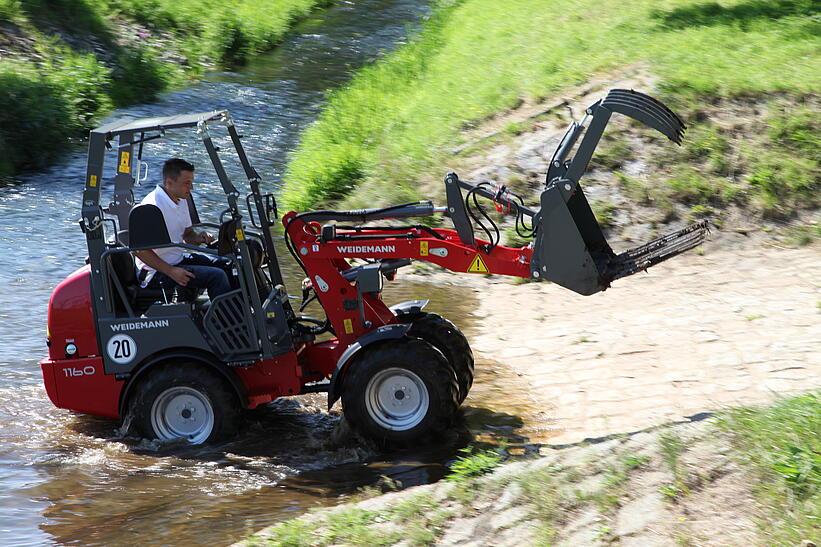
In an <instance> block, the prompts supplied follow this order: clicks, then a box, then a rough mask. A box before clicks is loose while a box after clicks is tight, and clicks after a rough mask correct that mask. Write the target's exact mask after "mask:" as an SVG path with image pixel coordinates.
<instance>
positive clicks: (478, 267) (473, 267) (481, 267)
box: [468, 255, 490, 274]
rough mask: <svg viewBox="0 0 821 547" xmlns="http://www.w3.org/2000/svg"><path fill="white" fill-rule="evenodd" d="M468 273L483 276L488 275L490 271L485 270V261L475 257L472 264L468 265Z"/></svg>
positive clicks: (477, 256)
mask: <svg viewBox="0 0 821 547" xmlns="http://www.w3.org/2000/svg"><path fill="white" fill-rule="evenodd" d="M468 272H469V273H483V274H485V273H490V270H488V269H487V266H486V265H485V261H484V260H482V257H481V256H479V255H476V257H475V258H474V259H473V262H471V263H470V267H469V268H468Z"/></svg>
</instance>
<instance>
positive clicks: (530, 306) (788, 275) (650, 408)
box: [468, 238, 821, 444]
mask: <svg viewBox="0 0 821 547" xmlns="http://www.w3.org/2000/svg"><path fill="white" fill-rule="evenodd" d="M722 247H723V248H722ZM820 269H821V251H820V250H819V248H818V247H817V246H816V247H810V248H804V249H778V248H774V247H772V246H767V245H762V244H761V243H752V242H751V243H749V244H746V245H745V244H736V243H733V242H730V243H729V244H728V243H727V241H726V238H723V239H721V238H720V243H716V242H713V243H709V244H708V245H707V246H706V252H705V253H704V254H703V255H699V254H698V253H695V252H691V253H688V254H687V255H686V256H681V257H677V258H675V259H673V260H670V261H669V262H667V263H665V264H661V265H658V266H656V267H654V268H652V269H650V270H649V271H648V272H647V273H642V274H637V275H635V276H633V277H630V278H628V279H623V280H620V281H617V282H616V283H615V285H614V286H613V287H612V288H611V289H609V290H607V291H605V292H604V293H599V294H597V295H593V296H590V297H582V296H579V295H576V294H575V293H572V292H570V291H568V290H565V289H562V288H561V287H558V286H556V285H551V284H543V283H528V284H523V285H513V284H510V283H509V282H507V281H504V280H501V279H488V280H480V279H476V280H475V281H476V290H477V294H478V296H479V299H480V302H481V304H480V307H479V309H478V310H477V311H476V315H478V316H479V318H480V325H481V326H480V329H479V331H480V332H479V333H478V334H477V335H476V336H474V337H473V339H472V340H471V343H472V345H473V348H474V351H476V352H477V353H478V355H479V357H484V358H487V359H493V360H495V361H498V362H501V363H502V364H503V365H507V366H509V367H511V368H512V369H513V370H514V371H515V372H516V373H517V375H518V376H519V377H520V378H521V380H522V381H523V382H522V385H523V386H525V388H526V386H528V385H529V386H530V388H529V398H531V399H532V400H533V401H534V402H535V403H537V404H538V405H540V406H542V407H543V408H544V409H545V412H546V413H547V414H548V415H550V416H551V420H550V423H549V428H550V429H551V430H552V432H553V433H554V435H552V436H551V438H549V439H548V442H550V443H551V444H565V443H573V442H577V441H580V440H582V439H584V438H588V437H600V436H603V435H607V434H610V433H623V432H631V431H636V430H639V429H643V428H646V427H649V426H653V425H657V424H660V423H664V422H669V421H671V420H676V419H679V418H682V417H685V416H691V415H693V414H697V413H700V412H706V411H714V410H717V409H720V408H721V407H723V406H730V405H742V404H745V405H746V404H755V403H765V402H767V401H771V400H772V399H773V398H775V397H776V396H777V395H787V394H790V393H797V392H802V391H808V390H810V389H814V388H818V387H821V275H819V270H820ZM519 389H522V387H520V388H519ZM468 404H470V399H468ZM540 440H541V439H540Z"/></svg>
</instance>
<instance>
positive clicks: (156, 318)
mask: <svg viewBox="0 0 821 547" xmlns="http://www.w3.org/2000/svg"><path fill="white" fill-rule="evenodd" d="M586 113H587V116H586V117H585V119H584V120H582V121H581V122H580V123H575V122H574V123H573V124H571V126H570V127H569V128H568V130H567V133H566V134H565V136H564V138H563V139H562V141H561V143H560V145H559V147H558V149H557V150H556V152H555V154H554V156H553V159H552V161H551V162H550V165H549V166H548V169H547V177H546V181H545V185H544V190H543V191H542V193H541V199H540V204H539V207H538V208H537V209H531V208H528V207H527V206H525V204H524V201H523V200H522V199H521V198H519V197H518V196H516V195H514V194H513V193H512V192H510V191H509V190H508V189H506V188H505V187H504V186H494V185H492V184H490V183H486V182H485V183H480V184H471V183H469V182H465V181H462V180H460V179H459V177H458V176H457V175H456V174H455V173H450V174H448V175H447V176H446V177H445V187H446V195H447V205H446V206H445V207H436V206H434V205H433V203H431V202H429V201H423V202H417V203H406V204H402V205H396V206H392V207H385V208H380V209H364V210H356V211H335V210H323V211H309V212H289V213H287V214H286V215H284V216H283V218H282V224H283V225H284V228H285V235H284V239H285V243H286V245H287V247H288V249H289V251H290V253H291V255H292V256H293V258H294V260H295V261H296V262H297V263H298V264H299V266H300V267H301V268H302V269H303V270H304V272H305V276H306V277H305V281H304V282H303V284H302V295H301V296H302V304H301V305H300V306H298V307H297V306H295V305H292V300H291V297H289V295H288V292H287V291H286V289H285V284H284V281H283V277H282V273H281V271H280V268H279V262H278V257H277V252H276V249H275V246H274V239H273V236H272V226H273V222H274V219H275V218H276V216H277V209H276V202H275V199H274V197H273V195H271V194H265V193H263V192H262V191H261V186H262V180H261V179H260V177H259V175H258V173H257V171H256V170H255V169H254V167H253V166H252V165H251V163H250V161H249V159H248V157H247V155H246V153H245V150H244V148H243V146H242V139H241V136H240V135H239V133H238V131H237V128H236V126H235V124H234V122H233V121H232V119H231V118H230V116H229V114H228V113H227V112H225V111H216V112H208V113H198V114H190V115H181V116H172V117H162V118H149V119H138V120H118V121H114V122H111V123H109V124H107V125H104V126H102V127H99V128H97V129H94V130H92V131H91V134H90V141H89V152H88V168H87V173H86V178H85V188H84V192H83V203H82V218H81V220H80V228H81V229H82V231H83V233H84V234H85V238H86V243H87V245H88V261H87V265H85V266H83V267H81V268H80V269H78V270H77V271H75V272H74V273H72V274H71V275H69V276H68V277H67V278H66V279H65V280H64V281H62V282H61V283H60V284H59V285H58V286H57V288H56V289H55V290H54V292H53V294H52V296H51V300H50V302H49V309H48V346H49V356H48V358H46V359H45V360H43V361H42V362H41V367H42V372H43V378H44V382H45V386H46V390H47V392H48V395H49V397H50V398H51V400H52V401H53V403H54V404H55V405H56V406H58V407H60V408H66V409H70V410H73V411H77V412H82V413H88V414H93V415H97V416H104V417H109V418H112V419H123V418H125V417H126V416H127V415H129V416H131V417H132V419H133V424H134V425H135V426H136V427H137V428H138V429H139V431H140V433H141V434H143V435H145V436H147V437H151V438H157V439H160V440H176V439H185V440H187V441H188V442H190V443H193V444H200V443H205V442H211V441H215V440H218V439H222V438H225V437H226V436H228V435H230V434H231V433H233V432H234V431H235V430H236V428H237V427H238V424H239V418H240V416H241V411H242V410H243V409H252V408H255V407H257V406H259V405H263V404H266V403H268V402H270V401H272V400H273V399H275V398H278V397H284V396H290V395H299V394H304V393H315V392H326V393H327V394H328V407H329V408H330V407H332V406H333V405H334V404H335V403H336V402H337V401H338V400H339V399H341V400H342V407H343V412H344V415H345V417H346V419H347V421H348V422H349V423H350V425H351V426H352V428H353V429H354V430H355V431H356V432H357V433H358V434H359V435H360V436H362V437H365V438H368V439H372V440H374V441H376V442H377V443H379V444H381V445H383V446H392V447H402V446H408V445H411V444H415V443H419V442H424V441H425V440H427V439H429V438H432V437H434V436H436V435H437V434H438V433H441V432H442V431H443V430H445V429H446V428H448V427H449V425H450V424H451V421H452V419H453V417H454V415H455V413H456V411H457V408H458V407H459V405H460V404H461V403H462V402H463V401H464V400H465V397H467V395H468V391H469V390H470V388H471V385H472V383H473V374H474V362H473V355H472V353H471V349H470V346H469V345H468V341H467V340H466V339H465V336H464V335H463V334H462V333H461V332H460V331H459V329H458V328H457V327H456V326H455V325H454V324H453V323H451V322H450V321H448V320H447V319H445V318H443V317H440V316H438V315H436V314H433V313H427V312H425V311H424V308H425V305H426V303H427V301H425V300H415V301H409V302H401V303H398V304H395V305H392V306H388V305H387V304H385V303H384V302H383V301H382V297H381V293H382V288H383V284H384V282H385V281H386V280H393V279H394V277H395V276H396V272H397V270H398V269H400V268H402V267H405V266H407V265H409V264H411V262H412V261H415V260H417V261H426V262H432V263H435V264H438V265H440V266H442V267H444V268H446V269H448V270H451V271H454V272H462V273H481V274H499V275H510V276H518V277H523V278H529V279H532V280H536V281H540V280H549V281H552V282H554V283H556V284H558V285H561V286H562V287H566V288H568V289H570V290H572V291H574V292H576V293H579V294H582V295H590V294H594V293H596V292H599V291H603V290H605V289H606V288H608V287H609V286H610V284H611V283H612V282H613V281H615V280H617V279H620V278H622V277H626V276H628V275H631V274H633V273H636V272H639V271H642V270H646V269H647V268H649V267H650V266H653V265H654V264H657V263H659V262H661V261H663V260H666V259H668V258H670V257H673V256H675V255H677V254H679V253H682V252H684V251H686V250H688V249H691V248H693V247H694V246H696V245H698V244H699V243H701V242H702V240H703V239H704V238H705V235H706V233H707V225H706V224H705V223H700V224H694V225H692V226H689V227H687V228H685V229H683V230H680V231H678V232H675V233H672V234H670V235H667V236H664V237H661V238H659V239H656V240H654V241H651V242H650V243H647V244H645V245H643V246H641V247H638V248H635V249H631V250H627V251H624V252H621V253H618V254H617V253H615V252H614V251H613V250H612V249H611V248H610V246H609V245H608V243H607V241H606V240H605V238H604V235H603V234H602V231H601V229H600V227H599V225H598V223H597V222H596V220H595V218H594V216H593V213H592V211H591V209H590V206H589V204H588V202H587V199H586V198H585V195H584V192H583V190H582V187H581V185H580V183H579V180H580V179H581V177H582V175H583V173H584V171H585V169H586V167H587V165H588V162H589V161H590V158H591V156H592V155H593V151H594V149H595V148H596V145H597V143H598V141H599V139H600V137H601V136H602V132H603V131H604V128H605V126H606V125H607V122H608V120H609V118H610V116H611V115H612V114H613V113H620V114H623V115H626V116H629V117H631V118H634V119H636V120H638V121H640V122H642V123H644V124H646V125H648V126H649V127H651V128H654V129H656V130H658V131H660V132H661V133H662V134H664V135H665V136H666V137H667V138H669V139H670V140H671V141H673V142H674V143H676V144H679V143H680V142H681V138H682V135H683V133H684V129H685V127H684V124H683V123H682V122H681V120H680V119H679V118H678V117H677V116H676V115H675V114H673V113H672V112H671V111H670V110H669V109H667V108H666V107H665V106H664V105H663V104H661V103H660V102H658V101H656V100H654V99H652V98H650V97H648V96H646V95H643V94H641V93H637V92H634V91H630V90H619V89H614V90H612V91H610V92H609V93H608V94H607V96H606V97H605V98H604V99H602V100H600V101H598V102H596V103H595V104H593V105H592V106H590V107H589V108H588V109H587V111H586ZM217 127H222V128H224V129H226V130H227V133H228V136H229V137H230V142H231V143H232V144H233V148H234V150H235V152H236V155H237V159H238V160H239V163H240V165H241V166H242V168H243V170H244V173H245V176H246V177H247V179H248V188H249V191H248V192H247V194H246V195H245V200H244V201H245V206H246V211H247V213H246V214H243V211H242V210H241V209H242V205H243V204H242V200H241V193H240V191H239V190H238V189H237V187H236V186H235V185H234V183H233V182H232V180H231V179H230V177H229V176H228V174H227V172H226V170H225V168H224V166H223V163H222V159H221V155H220V151H219V149H218V148H217V146H215V144H214V142H213V140H212V138H211V135H210V132H211V131H212V130H213V129H214V128H217ZM181 129H196V131H197V133H198V135H199V137H200V138H201V140H202V143H203V145H204V147H205V150H206V151H207V153H208V156H209V158H210V160H211V162H212V164H213V167H214V169H215V172H216V175H217V177H218V179H219V182H220V184H221V187H222V190H223V191H224V194H225V200H226V207H225V209H224V211H223V212H222V214H221V215H220V218H219V219H218V221H212V222H202V221H201V220H200V218H199V215H198V213H197V210H196V207H195V204H194V203H193V201H190V202H189V211H190V214H191V217H192V219H191V220H192V223H193V225H194V227H206V228H212V229H213V230H215V231H216V232H217V234H218V240H217V241H216V243H215V244H212V245H211V246H209V247H198V246H191V245H187V244H185V243H174V242H172V241H171V240H170V238H169V235H168V231H167V229H166V227H165V222H164V220H163V216H162V213H161V211H160V210H159V209H158V208H157V207H156V206H154V205H149V204H144V205H135V201H134V193H133V187H134V184H135V179H142V178H144V175H143V169H142V165H143V164H144V162H143V161H142V151H143V146H144V144H145V143H147V142H149V141H152V140H156V139H160V138H163V137H165V135H166V132H171V131H174V130H181ZM579 139H581V141H580V142H579ZM577 143H578V146H576V145H577ZM574 149H575V154H574V155H573V156H572V157H571V152H572V151H573V150H574ZM107 150H111V152H112V155H114V156H116V158H115V161H114V176H113V196H112V199H111V201H110V203H109V204H108V205H107V206H106V207H105V208H103V207H102V205H101V187H102V186H103V182H104V179H109V178H111V177H109V176H108V174H107V173H106V172H104V163H105V157H106V152H107ZM135 175H136V177H135ZM480 198H481V200H482V201H484V202H485V203H488V202H493V203H494V204H495V205H496V206H497V207H498V208H500V209H501V210H503V211H507V212H509V213H510V214H512V215H514V216H515V217H516V225H517V229H518V230H519V231H520V233H522V234H523V235H527V236H530V237H532V242H531V243H530V244H529V245H527V246H524V247H520V248H514V247H507V246H504V245H501V244H500V232H499V229H498V226H497V225H496V223H495V222H494V221H493V220H492V218H491V216H490V215H488V214H487V212H486V211H485V209H484V208H483V207H482V205H481V201H480ZM189 199H190V198H189ZM432 215H444V216H447V217H449V219H450V221H451V222H452V223H453V228H432V227H430V226H429V224H430V223H420V222H415V221H414V220H413V219H417V218H420V217H428V216H432ZM477 229H478V230H479V232H478V233H477ZM172 246H177V247H182V248H183V249H184V250H186V251H191V252H192V251H196V252H199V253H205V254H210V255H213V256H220V257H224V258H225V259H227V260H229V261H230V262H231V263H232V264H233V268H234V270H235V272H236V274H237V279H238V288H236V289H234V290H232V291H231V292H228V293H226V294H222V295H220V296H218V297H216V298H214V299H213V300H211V301H209V300H208V299H207V298H205V297H204V296H202V295H198V294H197V293H196V292H193V293H192V292H191V291H189V290H187V289H186V288H184V287H177V288H176V289H174V290H172V291H168V290H161V289H152V288H144V287H142V286H141V284H140V283H139V281H138V277H137V271H136V268H135V263H134V259H133V257H132V253H133V252H135V251H140V250H145V249H157V248H163V247H172ZM314 300H317V301H318V302H319V304H321V306H322V308H323V310H324V312H325V315H326V317H325V318H323V319H315V318H311V317H308V316H306V315H304V314H303V310H304V309H305V307H306V306H307V304H308V303H310V302H312V301H314Z"/></svg>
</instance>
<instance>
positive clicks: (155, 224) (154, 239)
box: [128, 203, 171, 249]
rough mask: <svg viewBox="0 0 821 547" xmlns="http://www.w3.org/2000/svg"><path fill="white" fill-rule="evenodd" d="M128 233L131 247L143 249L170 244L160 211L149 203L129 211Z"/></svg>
mask: <svg viewBox="0 0 821 547" xmlns="http://www.w3.org/2000/svg"><path fill="white" fill-rule="evenodd" d="M128 232H129V234H128V235H129V244H130V246H131V247H137V248H143V249H145V248H151V247H158V246H160V245H168V244H169V243H171V237H170V236H169V235H168V228H167V227H166V226H165V218H163V216H162V211H161V210H160V208H159V207H157V206H156V205H153V204H151V203H143V204H142V205H137V206H136V207H134V208H133V209H131V213H130V214H129V215H128Z"/></svg>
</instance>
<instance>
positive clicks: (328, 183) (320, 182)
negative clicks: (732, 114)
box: [285, 0, 821, 208]
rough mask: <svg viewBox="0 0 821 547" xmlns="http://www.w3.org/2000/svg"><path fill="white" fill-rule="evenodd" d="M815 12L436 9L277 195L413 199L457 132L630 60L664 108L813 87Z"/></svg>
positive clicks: (364, 77)
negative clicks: (653, 82) (652, 83)
mask: <svg viewBox="0 0 821 547" xmlns="http://www.w3.org/2000/svg"><path fill="white" fill-rule="evenodd" d="M818 11H819V8H818V4H817V3H815V2H813V1H812V0H795V1H786V0H777V1H774V2H773V1H769V2H763V1H757V0H735V1H727V2H722V3H721V4H716V3H704V2H696V1H687V0H662V1H658V0H623V1H621V2H600V1H594V0H549V1H546V0H518V1H516V2H497V1H494V0H454V1H441V2H439V3H438V7H437V9H436V12H435V15H434V16H433V17H432V18H431V19H430V21H428V23H427V24H426V25H425V26H424V28H423V30H422V31H421V32H420V33H419V35H418V36H417V37H416V38H415V39H414V40H412V41H411V43H409V44H408V45H407V46H405V47H403V48H402V49H400V50H399V51H397V52H395V53H394V54H392V55H390V56H388V57H387V58H386V59H384V60H382V61H379V62H378V63H376V64H375V65H373V66H371V67H368V68H366V69H365V70H363V71H361V72H360V73H359V75H358V76H357V77H356V78H355V79H354V80H353V81H352V82H351V83H350V85H349V86H348V87H347V88H345V89H344V90H342V91H339V92H337V93H335V94H333V95H332V96H331V97H330V98H329V100H328V103H327V106H326V108H325V110H324V112H323V114H322V115H321V116H320V118H319V120H318V122H317V123H316V124H315V125H314V126H312V127H310V128H309V129H308V130H306V131H305V133H304V136H303V139H302V143H301V145H300V146H299V148H298V149H297V150H296V152H295V153H294V155H293V156H292V161H291V163H290V165H289V168H288V170H287V173H286V176H285V180H286V187H285V199H286V201H287V203H288V205H289V206H291V207H295V208H305V207H310V206H313V205H315V204H317V203H318V202H322V201H328V200H332V199H335V198H338V197H339V196H341V195H344V194H345V193H347V192H350V190H351V189H353V188H356V187H361V188H362V191H363V192H366V193H367V195H368V196H367V197H368V199H369V200H370V201H371V202H372V203H373V202H374V201H384V200H385V199H391V198H393V197H394V195H399V196H402V197H413V196H418V194H419V192H418V190H417V189H416V188H415V186H414V185H415V184H416V183H417V182H418V181H419V180H422V179H432V178H434V177H436V178H438V177H439V176H441V174H443V172H444V170H445V164H446V159H447V157H448V155H449V153H450V152H449V151H450V150H451V149H452V148H453V145H454V144H455V143H458V142H459V140H460V135H461V133H462V131H463V129H464V128H465V127H470V126H471V125H472V124H474V123H475V122H477V121H478V120H481V119H482V118H484V117H487V116H489V115H492V114H494V113H496V112H498V111H500V110H504V109H506V108H508V107H510V106H511V105H514V104H515V103H516V102H517V101H518V100H519V99H520V98H523V97H524V98H531V99H539V98H541V97H545V96H548V95H550V94H554V93H556V92H558V91H559V90H561V89H563V88H566V87H568V86H571V85H574V84H578V83H581V82H585V81H587V80H588V79H590V77H591V76H593V75H596V74H601V73H604V72H606V71H609V70H613V69H617V68H619V67H624V66H626V65H630V64H641V65H646V66H649V67H650V68H651V70H652V71H653V72H654V73H655V74H657V75H658V76H659V77H660V79H661V81H660V87H661V88H662V90H663V92H664V94H665V95H666V97H667V98H668V99H669V100H672V101H673V102H674V103H676V102H678V103H681V104H692V100H693V97H698V98H699V99H698V100H702V99H703V98H704V97H710V98H715V97H734V96H742V95H750V94H770V93H776V92H789V93H791V94H797V95H802V94H811V93H815V92H817V91H818V90H819V88H821V56H819V54H818V52H819V46H821V32H819V30H821V22H819V19H818V16H817V14H818ZM810 16H812V17H810Z"/></svg>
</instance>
